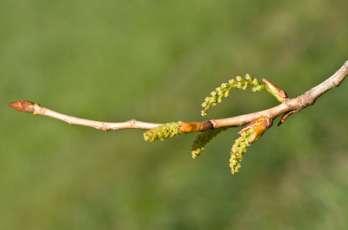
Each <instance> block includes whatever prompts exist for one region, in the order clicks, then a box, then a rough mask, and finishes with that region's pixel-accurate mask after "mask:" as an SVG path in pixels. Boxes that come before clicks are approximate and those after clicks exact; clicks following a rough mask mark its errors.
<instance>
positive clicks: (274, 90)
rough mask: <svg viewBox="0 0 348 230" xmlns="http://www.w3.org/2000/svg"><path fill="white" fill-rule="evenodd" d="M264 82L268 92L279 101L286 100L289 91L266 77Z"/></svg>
mask: <svg viewBox="0 0 348 230" xmlns="http://www.w3.org/2000/svg"><path fill="white" fill-rule="evenodd" d="M262 82H263V83H264V84H265V88H266V90H267V92H269V93H270V94H272V95H273V96H274V97H275V98H276V99H277V100H278V101H279V102H284V101H285V100H286V99H287V98H288V95H287V93H286V92H285V91H284V90H283V89H281V88H280V87H278V86H276V85H274V84H273V83H272V82H270V81H268V80H266V79H262Z"/></svg>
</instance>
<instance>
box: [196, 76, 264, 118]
mask: <svg viewBox="0 0 348 230" xmlns="http://www.w3.org/2000/svg"><path fill="white" fill-rule="evenodd" d="M264 87H265V86H264V83H263V82H262V81H259V80H258V79H256V78H252V77H251V76H250V75H249V74H246V75H245V76H244V77H241V76H237V77H235V78H233V79H231V80H229V81H228V82H225V83H222V84H221V85H220V86H219V87H217V88H215V89H214V90H213V91H212V92H211V93H210V95H209V96H208V97H206V98H205V99H204V101H203V103H202V111H201V115H202V116H205V115H207V111H208V110H209V109H211V108H212V107H214V106H216V105H217V104H218V103H221V101H222V100H223V99H224V98H226V97H228V95H229V93H230V91H231V90H232V89H241V90H246V89H250V90H251V91H252V92H257V91H261V90H263V89H264Z"/></svg>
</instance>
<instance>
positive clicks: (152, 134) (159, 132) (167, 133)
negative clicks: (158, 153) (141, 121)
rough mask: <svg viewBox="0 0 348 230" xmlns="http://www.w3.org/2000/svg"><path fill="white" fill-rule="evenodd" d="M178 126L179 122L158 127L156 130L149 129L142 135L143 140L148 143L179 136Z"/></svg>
mask: <svg viewBox="0 0 348 230" xmlns="http://www.w3.org/2000/svg"><path fill="white" fill-rule="evenodd" d="M180 124H181V122H180V121H179V122H170V123H166V124H163V125H160V126H158V127H157V128H153V129H150V130H148V131H146V132H145V133H144V140H145V141H148V142H154V141H157V140H161V141H163V140H164V139H167V138H171V137H174V136H176V135H178V134H181V133H182V132H181V131H180Z"/></svg>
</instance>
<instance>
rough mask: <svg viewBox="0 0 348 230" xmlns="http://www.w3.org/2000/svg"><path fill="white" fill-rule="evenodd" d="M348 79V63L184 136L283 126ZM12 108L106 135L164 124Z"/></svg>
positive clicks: (189, 126) (191, 127)
mask: <svg viewBox="0 0 348 230" xmlns="http://www.w3.org/2000/svg"><path fill="white" fill-rule="evenodd" d="M347 76H348V61H346V62H345V63H344V64H343V65H342V67H341V68H339V69H338V70H337V71H336V73H334V74H333V75H332V76H330V77H329V78H327V79H326V80H325V81H323V82H322V83H320V84H318V85H317V86H315V87H313V88H311V89H310V90H308V91H306V92H305V93H304V94H302V95H300V96H298V97H295V98H287V99H285V100H284V101H283V102H282V103H281V104H279V105H277V106H274V107H272V108H269V109H266V110H263V111H259V112H254V113H249V114H244V115H240V116H235V117H228V118H222V119H211V120H206V121H199V122H181V127H180V130H181V132H184V133H191V132H198V131H205V130H208V129H215V128H224V127H236V126H243V125H245V124H248V123H250V122H252V121H254V120H256V119H257V118H259V117H267V118H269V119H270V120H271V121H273V120H274V119H275V118H277V117H278V116H280V117H281V118H280V121H279V124H282V123H284V122H285V121H286V119H287V118H288V117H289V116H290V115H293V114H294V113H297V112H299V111H301V110H303V109H304V108H306V107H308V106H310V105H313V104H314V103H315V101H316V100H317V99H318V98H319V97H320V96H322V95H323V94H325V93H326V92H327V91H329V90H331V89H333V88H335V87H337V86H339V85H340V84H341V83H342V82H343V81H344V80H345V78H346V77H347ZM9 106H10V107H11V108H13V109H15V110H17V111H18V112H27V113H32V114H34V115H41V116H46V117H51V118H54V119H57V120H60V121H63V122H66V123H68V124H72V125H80V126H87V127H91V128H95V129H98V130H102V131H110V130H121V129H145V130H146V129H152V128H156V127H158V126H160V125H161V124H160V123H152V122H143V121H137V120H129V121H125V122H104V121H95V120H89V119H83V118H79V117H74V116H70V115H66V114H62V113H59V112H56V111H53V110H50V109H48V108H45V107H43V106H41V105H39V104H37V103H34V102H31V101H28V100H18V101H14V102H12V103H10V104H9Z"/></svg>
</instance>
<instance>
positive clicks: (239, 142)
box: [144, 74, 286, 174]
mask: <svg viewBox="0 0 348 230" xmlns="http://www.w3.org/2000/svg"><path fill="white" fill-rule="evenodd" d="M233 89H239V90H247V89H249V90H251V91H252V92H258V91H261V90H265V91H267V92H269V93H270V94H271V95H273V96H275V97H276V98H277V99H278V101H281V100H282V99H284V97H286V94H285V93H284V92H282V91H279V89H278V88H277V87H275V86H274V85H273V84H271V83H270V82H269V81H267V80H265V79H262V80H261V81H260V80H258V79H256V78H252V77H251V76H250V75H249V74H246V75H245V76H244V77H241V76H237V77H235V78H233V79H230V80H229V81H228V82H226V83H222V84H221V85H220V86H218V87H216V88H215V89H214V90H213V91H212V92H211V93H210V95H209V96H208V97H206V98H205V99H204V101H203V103H202V104H201V105H202V111H201V115H202V116H206V115H207V111H208V110H209V109H211V108H212V107H214V106H216V105H217V104H219V103H221V102H222V100H223V99H224V98H226V97H228V96H229V94H230V92H231V90H233ZM279 92H280V93H281V94H280V93H279ZM271 123H272V121H271V120H270V119H269V118H267V117H260V118H259V119H256V120H255V121H253V122H251V123H250V124H249V125H247V126H246V127H245V128H243V129H242V130H241V131H240V132H239V134H240V136H239V137H238V138H237V139H236V140H235V142H234V144H233V146H232V148H231V154H230V160H229V167H230V170H231V173H232V174H236V173H237V172H239V169H240V167H241V161H242V159H243V156H244V154H245V153H246V151H247V149H248V147H249V146H250V145H251V144H252V143H253V142H255V141H256V140H257V139H258V138H259V137H260V136H262V134H263V133H264V132H265V131H266V130H267V129H268V128H269V127H270V125H271ZM182 124H183V122H171V123H165V124H163V125H160V126H158V127H156V128H154V129H150V130H148V131H146V132H145V133H144V139H145V141H148V142H154V141H156V140H164V139H167V138H171V137H174V136H176V135H178V134H182V133H184V132H183V131H182V130H181V129H180V127H181V125H182ZM226 129H227V128H218V129H215V128H212V129H207V130H203V131H202V132H200V133H199V134H198V135H197V137H196V138H195V140H194V142H193V145H192V151H191V154H192V158H193V159H195V158H197V157H198V156H199V155H200V154H201V152H202V151H203V150H204V148H205V146H206V145H207V144H208V143H209V142H210V141H211V140H212V139H213V138H214V137H215V136H217V135H218V134H219V133H221V132H222V131H223V130H226Z"/></svg>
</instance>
